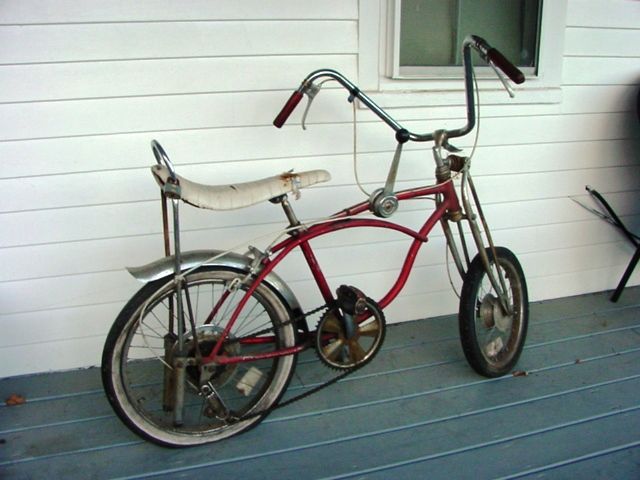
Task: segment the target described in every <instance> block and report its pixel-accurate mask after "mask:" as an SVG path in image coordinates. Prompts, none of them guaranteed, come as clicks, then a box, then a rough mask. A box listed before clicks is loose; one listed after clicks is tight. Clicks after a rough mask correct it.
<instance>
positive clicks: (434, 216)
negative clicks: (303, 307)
mask: <svg viewBox="0 0 640 480" xmlns="http://www.w3.org/2000/svg"><path fill="white" fill-rule="evenodd" d="M432 195H437V196H438V198H439V201H438V202H437V206H436V209H435V210H434V211H433V212H432V213H431V215H429V217H428V218H427V220H426V221H425V223H424V224H423V225H422V227H421V228H420V230H418V231H415V230H412V229H410V228H407V227H404V226H402V225H398V224H396V223H393V222H390V221H388V220H382V219H376V218H362V219H358V218H352V217H354V216H356V215H359V214H361V213H364V212H367V211H369V202H368V201H365V202H361V203H358V204H356V205H354V206H352V207H349V208H347V209H345V210H342V211H340V212H338V213H336V214H335V215H333V216H332V217H330V220H331V221H329V222H325V223H319V224H315V225H312V226H310V227H308V228H306V229H300V230H297V231H296V232H297V233H296V235H293V236H291V237H289V238H287V239H286V240H283V241H282V242H280V243H278V244H276V245H275V246H274V247H273V249H272V251H271V253H272V255H275V257H273V259H270V258H266V259H265V260H263V262H262V267H263V268H262V270H261V271H260V273H259V274H258V275H257V276H256V278H255V279H254V280H253V282H252V283H251V286H250V287H249V288H248V289H247V291H246V292H245V294H244V296H243V298H242V299H241V300H240V302H239V303H238V305H237V306H236V308H235V310H234V312H233V314H232V315H231V317H230V319H229V321H228V323H227V325H226V326H225V328H224V331H223V333H222V335H221V336H220V339H219V340H218V342H217V343H216V345H215V347H214V348H213V350H212V351H211V353H210V354H209V355H207V356H206V357H205V358H203V363H204V364H207V363H212V362H215V363H217V364H221V365H226V364H232V363H240V362H246V361H254V360H261V359H269V358H275V357H279V356H284V355H291V354H295V353H299V352H301V351H302V350H304V349H305V348H307V347H306V345H295V346H293V347H288V348H283V349H280V350H274V351H272V352H267V353H261V354H256V355H251V356H227V355H219V352H220V351H221V349H222V347H223V344H224V341H225V339H226V338H227V337H228V335H229V333H230V331H231V329H232V328H233V325H234V323H235V322H236V320H237V319H238V316H239V315H240V312H241V311H242V309H243V308H244V306H245V305H246V303H247V301H248V300H249V298H250V297H251V295H253V293H254V292H255V290H256V289H257V288H258V285H260V283H261V282H262V281H263V280H264V279H265V277H266V276H267V275H268V274H269V273H270V272H271V271H272V270H273V269H274V268H275V267H276V266H277V265H278V264H279V263H280V262H281V261H282V260H283V259H284V258H285V257H286V256H287V255H288V254H289V253H290V252H291V251H292V250H293V249H294V248H296V247H300V249H301V251H302V253H303V255H304V258H305V260H306V262H307V264H308V265H309V269H310V270H311V274H312V275H313V278H314V280H315V282H316V284H317V286H318V289H319V290H320V294H321V295H322V298H323V299H324V301H325V302H326V303H327V304H331V303H332V302H333V301H334V297H333V293H332V292H331V288H330V287H329V284H328V282H327V280H326V278H325V276H324V273H323V272H322V270H321V268H320V265H319V263H318V261H317V259H316V256H315V254H314V253H313V249H312V248H311V245H310V244H309V241H310V240H312V239H314V238H316V237H319V236H321V235H326V234H328V233H332V232H337V231H339V230H345V229H349V228H358V227H373V228H386V229H390V230H395V231H397V232H400V233H403V234H405V235H408V236H410V237H412V238H413V241H412V242H411V245H410V246H409V250H408V252H407V255H406V258H405V260H404V263H403V264H402V268H401V270H400V274H399V275H398V278H397V279H396V281H395V283H394V284H393V286H392V287H391V289H390V290H389V291H388V292H387V293H386V295H385V296H384V297H383V298H382V299H381V300H380V301H379V302H378V304H379V305H380V307H381V308H385V307H386V306H388V305H389V304H390V303H391V302H392V301H393V300H394V299H395V298H396V297H397V296H398V294H399V293H400V291H401V290H402V288H403V287H404V286H405V284H406V282H407V280H408V278H409V274H410V272H411V268H412V267H413V264H414V262H415V259H416V256H417V255H418V251H419V250H420V247H421V246H422V245H423V244H425V243H426V242H427V241H428V240H429V238H428V235H429V233H430V232H431V230H432V229H433V227H434V226H435V224H436V223H437V222H439V221H441V220H442V219H443V218H446V217H445V216H446V214H447V213H448V212H459V211H460V203H459V201H458V196H457V193H456V191H455V188H454V185H453V182H452V181H451V180H448V181H445V182H442V183H439V184H437V185H431V186H426V187H418V188H414V189H408V190H403V191H400V192H397V194H396V196H397V199H398V201H402V200H409V199H413V198H418V197H424V196H432ZM224 298H226V297H224V296H223V299H221V302H222V301H224ZM218 308H219V307H218V306H216V307H215V308H214V312H215V311H216V310H217V309H218ZM252 340H253V339H249V341H250V342H251V341H252Z"/></svg>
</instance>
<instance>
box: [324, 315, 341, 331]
mask: <svg viewBox="0 0 640 480" xmlns="http://www.w3.org/2000/svg"><path fill="white" fill-rule="evenodd" d="M322 331H323V332H328V333H337V334H340V333H342V325H340V322H339V321H338V319H337V318H335V317H329V318H327V320H326V321H325V322H324V324H323V325H322Z"/></svg>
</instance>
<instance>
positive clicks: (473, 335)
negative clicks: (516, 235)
mask: <svg viewBox="0 0 640 480" xmlns="http://www.w3.org/2000/svg"><path fill="white" fill-rule="evenodd" d="M495 250H496V254H497V258H498V264H499V265H500V268H501V269H502V272H503V274H504V279H505V284H506V287H507V297H508V301H509V304H510V307H511V308H512V311H513V314H512V315H504V313H503V312H502V309H501V307H500V305H499V301H498V296H497V295H496V292H495V290H494V289H493V287H492V286H491V282H490V281H489V278H488V275H487V273H486V271H485V268H484V265H483V263H482V259H481V257H480V255H479V254H478V255H476V256H475V258H474V259H473V261H472V262H471V264H470V265H469V269H468V271H467V273H466V275H465V279H464V283H463V286H462V292H461V295H460V309H459V313H458V324H459V330H460V341H461V343H462V350H463V351H464V355H465V357H466V359H467V361H468V362H469V365H471V367H472V368H473V369H474V370H475V371H476V372H477V373H479V374H481V375H483V376H485V377H490V378H493V377H500V376H502V375H505V374H506V373H509V372H510V371H511V370H512V369H513V367H514V366H515V364H516V363H517V362H518V359H519V358H520V355H521V353H522V349H523V348H524V344H525V340H526V336H527V329H528V323H529V299H528V292H527V283H526V279H525V276H524V273H523V271H522V267H521V266H520V262H518V259H517V258H516V256H515V255H514V254H513V252H511V251H510V250H508V249H507V248H504V247H496V249H495ZM486 253H487V255H488V256H489V259H491V260H490V263H491V267H492V268H494V269H495V262H494V261H493V256H492V254H491V250H490V249H487V250H486Z"/></svg>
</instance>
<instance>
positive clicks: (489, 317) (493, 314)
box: [480, 293, 513, 332]
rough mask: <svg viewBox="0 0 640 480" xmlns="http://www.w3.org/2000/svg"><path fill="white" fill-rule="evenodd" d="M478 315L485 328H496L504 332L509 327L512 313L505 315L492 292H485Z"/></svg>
mask: <svg viewBox="0 0 640 480" xmlns="http://www.w3.org/2000/svg"><path fill="white" fill-rule="evenodd" d="M480 317H481V319H482V322H483V324H484V326H485V327H486V328H494V327H495V328H497V329H498V330H500V331H501V332H506V331H507V330H509V328H510V327H511V323H512V321H513V315H505V314H504V312H503V310H502V307H501V306H500V301H499V300H498V298H497V297H495V296H494V295H492V294H490V293H489V294H487V295H486V296H485V297H484V298H483V299H482V303H481V305H480Z"/></svg>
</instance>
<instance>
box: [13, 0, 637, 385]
mask: <svg viewBox="0 0 640 480" xmlns="http://www.w3.org/2000/svg"><path fill="white" fill-rule="evenodd" d="M639 5H640V4H639V3H638V2H622V1H621V2H617V1H616V2H606V1H604V0H592V1H578V0H570V1H569V10H568V17H567V28H566V32H565V33H566V39H565V56H564V67H563V86H562V102H561V103H560V104H546V105H526V106H525V105H518V104H517V103H516V104H512V105H505V106H501V105H488V106H486V107H483V109H482V123H481V136H480V144H479V147H478V150H477V153H476V155H477V156H476V159H475V161H474V170H475V178H476V184H477V186H478V188H479V190H480V193H481V195H482V199H483V201H484V204H485V210H486V213H487V215H488V217H489V221H490V224H491V225H492V228H493V230H494V235H495V237H496V239H497V241H498V242H499V243H500V244H504V245H507V246H509V247H510V248H512V249H513V250H514V251H515V252H516V253H517V254H518V256H519V258H520V259H521V261H522V263H523V266H524V269H525V272H526V274H527V278H528V282H529V288H530V295H531V298H532V299H545V298H554V297H559V296H565V295H572V294H578V293H584V292H589V291H597V290H603V289H608V288H613V287H614V286H615V284H616V283H617V280H618V278H619V276H620V274H621V273H622V271H623V270H624V267H625V265H626V263H627V261H628V258H629V257H630V255H631V253H632V249H631V247H630V246H629V245H628V244H627V243H625V241H624V239H623V238H622V237H621V236H620V235H619V234H618V233H617V232H615V231H614V230H613V229H612V228H611V227H610V226H609V225H607V224H605V223H604V222H601V221H600V220H597V219H596V218H595V217H593V216H592V215H591V214H590V213H588V212H586V211H585V210H583V209H581V208H580V207H579V206H577V205H576V204H575V203H574V202H572V201H571V199H570V198H569V197H578V198H580V199H582V200H583V201H584V200H588V199H587V198H586V197H585V195H584V193H585V192H584V186H585V185H587V184H589V185H593V186H594V187H596V188H597V189H598V190H600V191H601V192H602V193H603V194H605V195H606V196H607V198H608V199H610V201H611V203H612V205H614V207H615V208H616V210H617V211H618V212H619V213H620V214H621V215H622V216H623V218H624V219H625V220H626V221H628V222H629V223H630V225H632V226H634V227H639V228H640V208H639V207H638V206H637V205H638V201H637V199H638V186H637V185H638V179H639V178H640V164H639V157H638V153H637V152H638V151H639V150H640V135H639V133H638V132H639V128H638V122H637V119H636V117H635V112H634V111H633V105H634V103H633V102H634V101H635V95H636V94H637V89H638V83H639V74H638V69H637V65H638V58H639V57H640V47H639V46H640V28H638V22H637V21H631V20H630V18H633V17H634V16H635V18H636V20H637V18H638V15H639V14H640V11H639V8H638V7H639ZM603 12H606V14H604V13H603ZM320 67H328V68H335V69H337V70H340V71H341V72H343V73H345V74H346V75H347V76H348V77H350V78H352V79H354V81H356V82H357V79H358V3H357V1H355V0H351V1H346V2H345V1H338V0H322V1H319V2H312V3H309V2H297V1H294V0H287V1H282V0H278V1H276V0H272V1H258V0H255V1H246V2H208V1H203V0H190V1H188V2H180V3H179V4H178V3H176V4H173V3H169V4H167V3H166V2H158V1H155V0H145V1H141V2H128V1H112V2H108V3H106V4H100V6H97V5H94V6H87V3H86V2H80V1H78V0H63V1H53V0H26V1H23V2H10V3H6V4H3V5H2V6H0V165H1V166H2V168H1V169H0V189H1V190H0V191H2V192H3V201H2V202H0V232H2V234H1V235H0V263H1V264H2V265H3V267H4V268H2V269H1V270H0V328H2V331H3V332H4V334H3V335H2V336H1V337H0V377H2V376H10V375H18V374H24V373H31V372H37V371H46V370H58V369H67V368H75V367H81V366H88V365H95V364H97V363H98V361H99V358H100V352H101V349H102V343H103V341H104V338H105V335H106V332H107V331H108V329H109V327H110V325H111V322H112V321H113V319H114V317H115V316H116V315H117V313H118V311H119V310H120V308H121V307H122V305H123V304H124V302H125V301H126V300H127V298H129V297H130V296H131V295H132V294H133V293H134V292H135V291H136V289H137V288H139V285H138V284H137V283H136V282H135V280H133V279H132V278H131V277H129V276H128V275H127V274H126V272H125V271H124V270H123V266H125V265H137V264H143V263H146V262H148V261H151V260H154V259H156V258H157V257H159V256H160V255H161V254H162V241H161V234H160V227H161V225H160V213H159V205H158V201H157V197H158V190H157V186H156V185H155V183H154V182H153V180H152V179H151V176H150V175H149V171H148V167H149V166H150V165H151V164H152V163H153V157H152V154H151V151H150V149H149V141H150V140H151V139H152V138H157V139H158V140H159V141H161V143H162V144H163V145H164V146H165V148H166V150H167V151H168V153H169V155H170V157H171V158H172V160H173V161H174V162H175V164H176V165H177V166H178V168H179V170H180V172H181V173H182V174H184V175H185V176H187V177H193V178H194V179H198V180H199V181H201V182H203V183H206V182H210V183H227V182H234V181H243V180H249V179H255V178H260V177H262V176H268V175H273V174H276V173H279V172H282V171H286V170H289V169H291V168H295V169H297V170H305V169H314V168H326V169H328V170H329V171H330V172H331V174H332V177H333V179H332V181H331V182H330V183H327V184H323V185H321V186H318V187H315V188H312V189H309V190H307V191H305V192H304V193H303V196H302V199H301V201H299V202H297V203H296V209H297V212H298V214H299V216H300V217H302V218H317V217H321V216H325V215H327V214H329V213H331V212H333V211H335V210H337V209H339V208H341V207H344V206H345V205H346V204H347V203H349V202H356V201H360V200H361V199H362V194H361V193H360V192H359V191H358V189H357V188H355V186H354V179H353V158H352V151H353V131H352V126H351V121H352V118H353V112H352V109H351V107H350V106H349V104H348V103H347V102H345V98H346V97H345V92H344V91H342V90H340V89H336V88H335V87H332V85H331V84H327V85H326V86H325V88H324V89H323V91H322V94H321V95H320V97H319V98H318V100H317V101H316V102H315V103H314V108H313V110H312V112H311V113H310V116H309V121H308V123H309V128H308V130H306V131H302V130H301V129H300V120H301V112H296V113H295V114H294V116H293V117H292V119H291V122H290V123H289V124H287V126H285V127H284V128H283V129H282V130H280V131H278V130H276V129H274V128H273V127H272V126H271V121H272V119H273V117H274V115H275V113H277V111H278V110H279V108H280V106H281V105H282V103H283V102H284V100H285V99H286V98H287V96H288V95H289V92H290V91H291V90H292V89H294V88H295V87H296V86H297V85H298V83H299V81H300V79H301V78H302V77H303V76H304V75H305V74H306V73H308V72H309V71H311V70H313V69H316V68H320ZM300 110H302V109H300ZM356 113H357V116H358V123H357V139H358V145H357V148H358V152H359V155H358V169H359V172H360V176H361V180H362V182H363V184H364V187H365V188H366V189H368V190H370V191H371V190H374V189H375V188H377V187H379V186H380V185H381V184H382V183H383V182H384V178H385V175H386V169H387V167H388V164H389V161H390V158H391V155H392V153H393V149H394V140H393V137H392V136H391V135H389V130H388V129H387V128H386V127H385V126H384V125H382V124H381V123H380V122H379V121H377V120H376V119H375V117H373V116H372V115H371V114H370V113H368V112H366V111H362V110H358V111H357V112H356ZM392 113H393V115H394V116H395V117H397V118H398V120H400V121H401V122H402V123H406V125H407V126H408V128H411V129H414V128H415V129H417V130H420V131H426V130H430V129H435V128H440V127H442V126H443V125H444V126H445V127H446V126H454V125H458V124H459V123H460V120H461V119H462V118H463V117H464V107H463V106H453V107H433V108H415V107H407V108H397V109H394V110H393V112H392ZM472 143H473V139H472V138H465V139H461V140H460V141H459V142H458V143H457V145H458V146H461V147H466V148H468V147H470V146H471V145H472ZM403 158H404V162H403V164H402V166H401V169H400V172H399V180H400V186H401V187H410V186H412V185H416V184H418V183H420V182H424V181H431V180H432V177H433V167H432V165H431V160H430V158H429V154H428V152H426V151H425V149H424V146H414V145H410V146H407V152H406V154H405V156H404V157H403ZM425 208H426V209H431V208H432V205H431V204H429V203H423V202H414V203H411V204H409V205H408V206H407V207H406V208H404V209H403V210H401V212H400V213H398V214H397V218H398V220H399V221H401V222H402V223H405V224H407V225H414V226H415V225H417V224H418V223H419V222H420V219H421V218H423V215H424V213H423V212H424V209H425ZM182 215H183V220H184V223H183V229H184V248H231V247H235V246H238V249H239V251H244V249H245V248H246V245H238V243H239V241H240V240H239V239H253V238H256V237H259V236H262V235H265V234H268V233H270V232H274V231H277V230H278V229H279V228H281V227H282V225H283V218H282V214H281V212H280V211H279V210H278V209H277V208H274V206H272V205H270V204H265V205H259V206H256V207H254V208H251V209H246V210H243V211H240V212H237V211H231V212H220V213H212V212H206V211H200V210H196V209H192V208H184V209H182ZM253 243H255V244H256V245H258V246H264V245H266V244H267V243H268V241H267V240H265V239H261V240H255V241H253ZM314 245H315V246H316V247H317V249H318V251H317V253H318V257H319V258H320V260H321V261H323V268H324V270H325V271H326V273H327V274H328V275H329V277H330V281H331V284H332V285H335V286H337V285H339V284H340V283H350V284H354V285H357V286H359V287H360V288H362V289H363V290H364V291H366V292H367V293H368V294H370V295H372V296H375V295H380V294H381V293H384V291H385V289H386V288H388V287H389V285H390V284H391V283H392V282H393V279H394V278H395V275H396V274H397V270H398V266H399V264H400V262H401V260H402V259H403V257H404V254H405V252H406V248H407V245H408V244H407V240H406V239H405V238H401V237H398V236H397V235H396V234H392V233H389V232H385V233H384V234H382V235H380V234H377V233H376V232H372V231H369V230H367V231H363V232H354V233H351V232H350V233H349V235H346V234H344V235H342V234H341V235H337V236H336V237H333V238H328V239H319V240H318V241H316V242H315V243H314ZM443 247H444V239H443V237H442V234H441V233H440V232H434V234H433V237H432V240H431V242H430V245H429V246H428V247H427V248H426V249H424V251H423V252H421V254H420V256H419V258H418V260H417V263H416V269H415V271H414V272H413V273H412V275H411V278H410V280H409V283H408V285H407V287H406V289H405V290H404V291H403V293H402V295H401V296H400V297H399V298H398V300H397V301H396V302H394V304H392V305H391V306H390V307H389V310H388V313H387V317H388V319H389V320H390V321H402V320H410V319H416V318H423V317H427V316H433V315H439V314H446V313H452V312H454V311H456V309H457V299H456V297H455V295H454V294H453V292H452V291H451V288H450V287H449V281H448V279H447V273H446V268H445V266H444V262H445V256H444V248H443ZM381 253H382V254H381ZM373 259H375V261H374V260H373ZM279 273H280V274H281V275H282V276H283V277H284V278H285V279H286V280H287V281H289V282H291V286H292V287H293V289H294V290H295V291H296V294H298V296H299V299H300V301H301V302H302V303H303V305H304V306H305V307H307V308H312V307H315V306H317V304H318V303H320V299H319V298H318V295H317V293H316V292H315V290H314V289H313V285H312V282H311V281H310V279H309V275H308V274H307V269H306V267H304V266H303V265H302V264H301V262H300V259H299V258H294V259H292V260H291V261H289V262H287V263H285V264H284V265H282V268H281V269H280V270H279ZM639 281H640V272H639V273H636V274H635V275H634V276H633V277H632V281H631V282H630V283H631V284H637V283H638V282H639ZM454 282H455V283H456V284H458V285H459V283H460V282H459V281H458V280H457V279H454ZM43 352H46V353H47V355H46V360H45V359H44V357H43V355H42V353H43ZM17 359H19V360H17Z"/></svg>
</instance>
